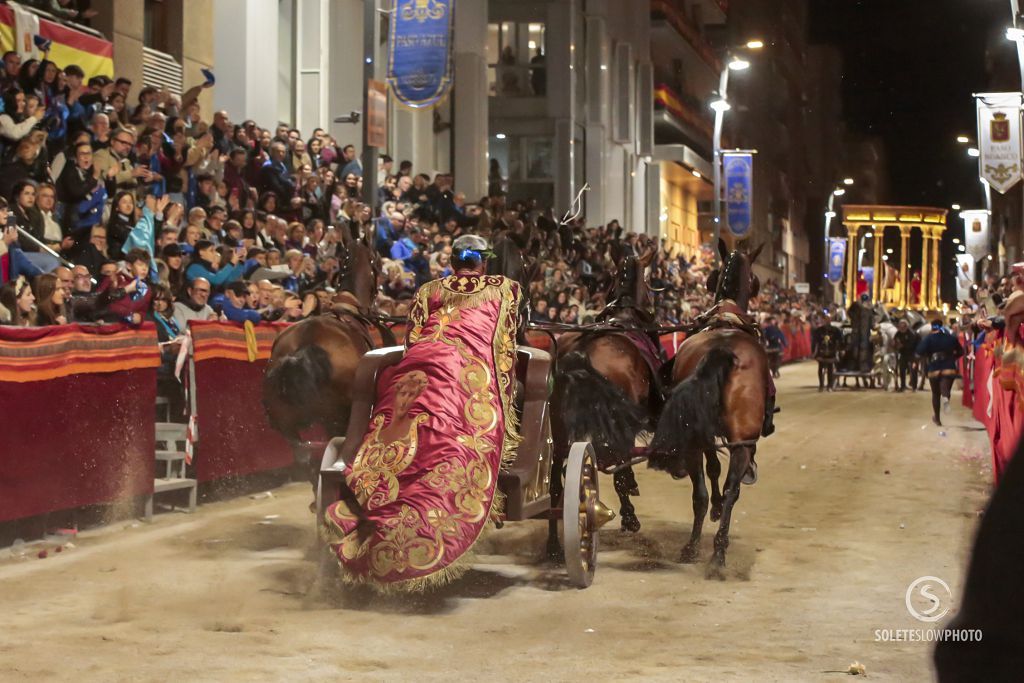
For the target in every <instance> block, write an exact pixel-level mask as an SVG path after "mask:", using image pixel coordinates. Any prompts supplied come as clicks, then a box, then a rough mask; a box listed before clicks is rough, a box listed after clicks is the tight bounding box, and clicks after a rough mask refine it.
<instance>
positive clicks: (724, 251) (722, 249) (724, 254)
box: [718, 238, 729, 263]
mask: <svg viewBox="0 0 1024 683" xmlns="http://www.w3.org/2000/svg"><path fill="white" fill-rule="evenodd" d="M718 255H719V256H720V257H721V259H722V263H725V262H726V261H728V260H729V247H727V246H726V245H725V240H723V239H722V238H718Z"/></svg>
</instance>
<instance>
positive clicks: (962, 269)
mask: <svg viewBox="0 0 1024 683" xmlns="http://www.w3.org/2000/svg"><path fill="white" fill-rule="evenodd" d="M972 285H974V257H973V256H971V255H970V254H957V255H956V298H957V301H967V299H968V298H969V297H970V296H971V286H972Z"/></svg>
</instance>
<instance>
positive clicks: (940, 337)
mask: <svg viewBox="0 0 1024 683" xmlns="http://www.w3.org/2000/svg"><path fill="white" fill-rule="evenodd" d="M917 355H918V356H920V357H921V358H925V359H927V361H928V366H927V369H926V371H927V373H928V383H929V385H930V386H931V390H932V422H934V423H935V424H936V425H939V426H942V420H940V419H939V406H940V402H941V406H942V409H943V411H944V412H949V394H950V391H951V390H952V388H953V380H954V379H955V378H956V375H957V360H958V359H959V358H960V356H962V355H964V349H963V347H962V346H960V341H959V340H958V339H957V338H956V337H954V336H953V335H951V334H950V333H949V332H947V331H946V329H945V328H944V327H943V326H942V321H941V320H933V321H932V332H931V334H929V335H928V336H927V337H925V338H924V339H922V340H921V343H919V344H918V345H917Z"/></svg>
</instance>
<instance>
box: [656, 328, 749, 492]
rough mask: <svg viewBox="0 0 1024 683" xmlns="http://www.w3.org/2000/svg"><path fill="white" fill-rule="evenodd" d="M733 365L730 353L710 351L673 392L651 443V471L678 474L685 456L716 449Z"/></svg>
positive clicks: (722, 429)
mask: <svg viewBox="0 0 1024 683" xmlns="http://www.w3.org/2000/svg"><path fill="white" fill-rule="evenodd" d="M735 365H736V356H735V355H733V353H732V351H729V350H728V349H721V348H714V349H711V350H710V351H708V353H707V355H705V356H704V358H703V359H701V361H700V363H699V364H698V365H697V369H696V370H695V371H694V373H693V374H692V375H691V376H690V377H688V378H686V379H685V380H684V381H683V382H681V383H680V384H679V386H677V387H676V388H675V389H674V390H673V391H672V395H671V396H670V397H669V399H668V402H666V403H665V407H664V409H663V410H662V412H661V418H660V419H659V420H658V427H657V429H656V430H655V432H654V439H653V440H652V441H651V455H650V458H649V460H648V463H649V465H650V466H651V467H652V468H654V469H656V470H665V471H668V472H680V471H682V469H683V468H682V467H681V465H682V462H681V461H682V459H683V458H684V457H685V456H686V455H688V454H692V453H704V452H706V451H709V450H712V449H713V448H714V447H715V438H716V437H717V436H718V435H719V434H722V432H723V431H724V425H723V422H722V394H723V390H724V389H725V383H726V382H727V381H728V380H729V375H730V373H731V372H732V370H733V368H734V367H735Z"/></svg>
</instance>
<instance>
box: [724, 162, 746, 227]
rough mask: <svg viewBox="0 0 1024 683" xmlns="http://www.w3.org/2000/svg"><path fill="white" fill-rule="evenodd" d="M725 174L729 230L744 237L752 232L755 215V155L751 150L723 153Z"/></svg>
mask: <svg viewBox="0 0 1024 683" xmlns="http://www.w3.org/2000/svg"><path fill="white" fill-rule="evenodd" d="M722 168H723V171H724V172H723V175H724V176H725V208H726V215H727V221H728V226H729V232H731V233H732V234H733V235H735V236H736V238H737V239H743V238H744V237H746V236H747V234H748V233H749V232H750V224H751V218H752V215H753V206H752V203H753V192H754V155H753V154H751V153H750V152H725V153H723V154H722Z"/></svg>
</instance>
